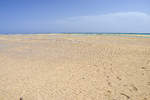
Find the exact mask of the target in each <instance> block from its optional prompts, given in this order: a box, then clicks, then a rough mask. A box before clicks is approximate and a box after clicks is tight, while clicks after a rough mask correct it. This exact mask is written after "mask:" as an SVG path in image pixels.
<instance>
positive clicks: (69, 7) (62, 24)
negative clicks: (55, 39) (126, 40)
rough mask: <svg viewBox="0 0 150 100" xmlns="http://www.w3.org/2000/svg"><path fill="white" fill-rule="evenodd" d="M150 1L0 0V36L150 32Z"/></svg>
mask: <svg viewBox="0 0 150 100" xmlns="http://www.w3.org/2000/svg"><path fill="white" fill-rule="evenodd" d="M149 27H150V0H0V33H2V34H3V33H51V32H122V33H125V32H132V33H135V32H136V33H137V32H138V33H139V32H140V33H142V32H144V33H148V32H150V28H149Z"/></svg>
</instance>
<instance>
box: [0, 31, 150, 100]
mask: <svg viewBox="0 0 150 100" xmlns="http://www.w3.org/2000/svg"><path fill="white" fill-rule="evenodd" d="M19 99H20V100H21V99H22V100H150V38H136V37H123V36H115V35H114V36H112V35H110V36H109V35H77V34H74V35H73V34H72V35H69V34H37V35H31V34H30V35H0V100H19Z"/></svg>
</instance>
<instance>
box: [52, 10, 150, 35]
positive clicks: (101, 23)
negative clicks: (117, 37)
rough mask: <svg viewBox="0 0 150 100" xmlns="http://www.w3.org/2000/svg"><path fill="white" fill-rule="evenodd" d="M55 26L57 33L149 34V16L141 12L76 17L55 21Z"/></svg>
mask: <svg viewBox="0 0 150 100" xmlns="http://www.w3.org/2000/svg"><path fill="white" fill-rule="evenodd" d="M55 25H56V26H57V29H58V30H59V31H65V32H150V28H149V27H150V15H149V14H146V13H143V12H118V13H109V14H103V15H94V16H77V17H71V18H66V19H63V20H57V21H56V22H55ZM55 25H54V27H55Z"/></svg>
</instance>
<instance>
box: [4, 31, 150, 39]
mask: <svg viewBox="0 0 150 100" xmlns="http://www.w3.org/2000/svg"><path fill="white" fill-rule="evenodd" d="M60 33H61V34H81V35H107V36H112V35H117V36H121V37H136V38H150V37H146V36H144V35H150V33H98V32H77V33H73V32H68V33H67V32H59V33H55V34H60ZM15 34H16V33H15ZM15 34H14V33H5V34H3V35H15ZM22 34H26V33H22ZM27 34H54V33H27ZM127 35H128V36H127ZM134 35H143V36H134Z"/></svg>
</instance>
